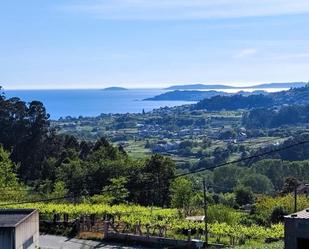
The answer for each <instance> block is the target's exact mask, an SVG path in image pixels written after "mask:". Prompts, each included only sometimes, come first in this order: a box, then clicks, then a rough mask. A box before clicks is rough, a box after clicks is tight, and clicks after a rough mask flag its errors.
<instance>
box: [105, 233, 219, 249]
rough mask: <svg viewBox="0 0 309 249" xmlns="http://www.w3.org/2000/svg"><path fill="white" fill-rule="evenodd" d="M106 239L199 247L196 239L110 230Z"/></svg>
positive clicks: (184, 247) (190, 248)
mask: <svg viewBox="0 0 309 249" xmlns="http://www.w3.org/2000/svg"><path fill="white" fill-rule="evenodd" d="M105 239H107V240H112V241H113V240H114V241H123V242H129V243H139V244H142V245H150V246H158V247H172V248H183V249H197V248H198V247H197V244H196V242H194V241H186V240H176V239H169V238H161V237H154V236H149V237H147V236H140V235H134V234H123V233H113V232H109V233H108V234H106V235H105ZM212 248H216V249H219V248H223V246H222V245H212Z"/></svg>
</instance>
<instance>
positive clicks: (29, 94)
mask: <svg viewBox="0 0 309 249" xmlns="http://www.w3.org/2000/svg"><path fill="white" fill-rule="evenodd" d="M241 90H244V91H253V90H265V91H268V92H275V91H282V90H286V89H280V88H268V89H237V90H235V89H224V90H218V89H217V91H225V92H230V93H234V92H238V91H241ZM164 92H166V91H165V90H160V89H130V90H127V91H103V90H100V89H97V90H7V91H5V94H6V97H7V98H10V97H19V98H21V99H22V100H24V101H26V102H30V101H32V100H39V101H41V102H43V103H44V105H45V106H46V109H47V112H48V113H49V114H50V115H51V118H52V119H59V118H60V117H66V116H71V117H78V116H84V117H85V116H87V117H89V116H98V115H100V114H101V113H141V112H142V111H143V109H144V110H145V111H151V110H153V109H156V108H160V107H165V106H168V107H171V106H179V105H184V104H190V103H194V102H186V101H143V99H145V98H150V97H154V96H156V95H159V94H161V93H164Z"/></svg>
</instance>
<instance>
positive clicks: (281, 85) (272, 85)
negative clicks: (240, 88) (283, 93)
mask: <svg viewBox="0 0 309 249" xmlns="http://www.w3.org/2000/svg"><path fill="white" fill-rule="evenodd" d="M306 85H307V83H306V82H289V83H267V84H260V85H255V86H252V87H248V88H298V87H304V86H306Z"/></svg>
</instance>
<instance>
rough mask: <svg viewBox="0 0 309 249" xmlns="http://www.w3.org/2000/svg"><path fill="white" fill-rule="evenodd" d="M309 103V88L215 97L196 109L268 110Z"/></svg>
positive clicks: (201, 102)
mask: <svg viewBox="0 0 309 249" xmlns="http://www.w3.org/2000/svg"><path fill="white" fill-rule="evenodd" d="M308 102H309V86H308V85H307V86H305V87H301V88H292V89H290V90H288V91H282V92H277V93H270V94H268V95H267V96H264V95H250V96H247V97H246V96H242V95H234V96H215V97H212V98H211V99H204V100H202V101H200V102H198V103H197V104H196V105H195V107H194V108H195V109H197V110H200V109H206V110H209V111H219V110H222V109H225V110H237V109H252V108H268V107H272V106H280V105H284V104H289V105H291V104H306V103H308Z"/></svg>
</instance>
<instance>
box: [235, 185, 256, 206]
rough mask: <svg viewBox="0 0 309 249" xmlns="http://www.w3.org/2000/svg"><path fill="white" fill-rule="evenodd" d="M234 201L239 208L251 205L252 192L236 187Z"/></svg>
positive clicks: (248, 189) (252, 200) (245, 188)
mask: <svg viewBox="0 0 309 249" xmlns="http://www.w3.org/2000/svg"><path fill="white" fill-rule="evenodd" d="M235 199H236V202H237V204H238V205H239V206H242V205H246V204H252V203H253V202H254V196H253V193H252V190H251V189H250V188H247V187H242V186H238V187H237V188H236V189H235Z"/></svg>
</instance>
